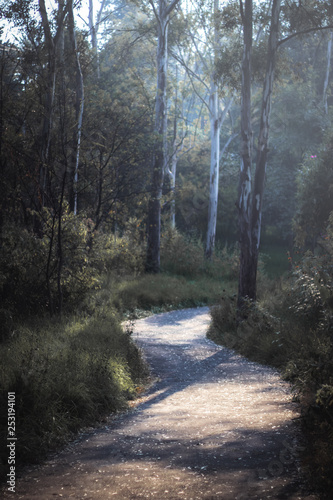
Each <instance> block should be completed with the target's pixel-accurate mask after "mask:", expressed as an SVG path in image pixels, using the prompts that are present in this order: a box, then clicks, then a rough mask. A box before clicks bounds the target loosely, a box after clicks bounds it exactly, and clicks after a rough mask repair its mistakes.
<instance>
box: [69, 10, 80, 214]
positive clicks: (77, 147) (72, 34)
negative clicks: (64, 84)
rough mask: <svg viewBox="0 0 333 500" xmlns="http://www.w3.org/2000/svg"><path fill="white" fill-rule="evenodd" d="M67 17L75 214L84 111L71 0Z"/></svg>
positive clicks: (76, 209)
mask: <svg viewBox="0 0 333 500" xmlns="http://www.w3.org/2000/svg"><path fill="white" fill-rule="evenodd" d="M68 19H69V35H70V40H71V45H72V50H73V53H74V56H75V71H76V105H75V114H76V134H75V140H74V148H73V149H74V154H73V162H74V169H73V171H74V182H73V191H74V207H73V212H74V215H77V212H78V182H79V163H80V147H81V134H82V120H83V111H84V84H83V75H82V70H81V64H80V57H79V53H78V49H77V43H76V34H75V25H74V13H73V1H71V5H70V8H69V12H68Z"/></svg>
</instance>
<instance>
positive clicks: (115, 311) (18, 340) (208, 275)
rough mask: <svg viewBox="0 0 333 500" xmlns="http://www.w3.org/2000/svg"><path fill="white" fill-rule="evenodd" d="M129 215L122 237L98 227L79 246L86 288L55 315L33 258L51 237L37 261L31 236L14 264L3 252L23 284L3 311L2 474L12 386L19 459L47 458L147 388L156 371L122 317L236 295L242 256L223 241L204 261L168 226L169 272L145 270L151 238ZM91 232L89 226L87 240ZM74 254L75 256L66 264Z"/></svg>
mask: <svg viewBox="0 0 333 500" xmlns="http://www.w3.org/2000/svg"><path fill="white" fill-rule="evenodd" d="M130 222H131V226H133V227H134V230H133V228H132V227H131V228H130V231H128V232H126V231H125V232H124V234H123V235H122V236H121V237H119V236H117V238H115V237H114V236H113V235H111V236H110V235H105V234H97V235H95V236H94V241H93V247H92V251H91V252H90V253H88V250H86V249H85V253H84V255H83V257H84V259H83V260H82V262H81V263H80V258H81V257H80V253H79V252H77V253H76V254H75V258H76V259H77V268H78V269H79V268H80V266H81V270H82V271H80V273H81V274H80V273H79V274H75V273H73V276H72V280H73V282H75V280H78V281H79V280H80V279H81V278H82V272H84V273H85V276H86V278H87V279H86V281H85V286H84V288H81V289H80V293H78V286H77V285H75V286H74V287H73V294H72V296H70V293H71V290H72V288H71V284H70V283H68V284H66V286H67V289H66V290H67V291H66V295H65V298H66V300H64V308H63V314H62V316H61V317H60V316H57V315H53V316H52V317H50V315H49V314H48V312H49V311H48V307H47V300H46V301H44V297H43V294H45V289H44V288H43V289H42V290H40V291H38V294H39V295H38V297H37V296H35V295H34V294H35V290H36V289H38V287H39V286H40V283H41V280H42V272H41V270H39V271H40V272H39V274H38V273H37V271H38V266H37V263H36V262H35V261H34V260H33V257H34V255H35V254H36V248H35V247H36V245H37V244H39V245H40V246H41V250H40V263H41V265H42V263H43V258H44V254H43V248H42V244H43V242H37V243H36V242H34V241H33V240H32V239H31V238H30V240H31V241H30V240H29V241H30V242H31V246H32V249H33V252H32V253H33V255H31V256H30V257H31V259H30V257H29V255H26V258H25V260H24V262H23V261H22V259H21V255H24V247H25V248H26V249H27V253H29V251H30V250H29V248H30V247H28V246H27V245H26V241H27V238H28V236H27V235H26V234H24V235H23V237H22V242H21V243H22V244H21V246H20V247H19V250H18V251H17V254H16V255H15V259H14V260H13V261H12V263H8V262H9V261H8V259H6V258H5V255H4V254H3V255H2V261H1V259H0V268H1V265H2V264H1V263H4V264H6V265H4V266H2V268H1V269H0V278H1V277H2V278H3V280H2V282H1V280H0V286H1V285H3V290H2V291H3V292H4V291H5V289H6V290H7V289H9V287H10V286H11V282H10V276H11V275H13V274H14V275H15V287H18V290H16V288H15V287H13V288H11V289H10V294H9V295H8V297H7V301H5V302H3V307H2V309H0V320H1V331H0V446H1V448H0V450H1V451H0V480H4V479H6V474H7V472H8V463H7V459H8V456H7V448H6V440H7V430H8V429H7V408H8V392H14V393H15V410H16V414H15V417H16V437H17V446H16V457H17V466H18V468H20V466H21V465H22V464H25V463H36V462H40V461H41V460H42V459H43V458H44V457H45V456H46V455H47V453H48V452H49V451H50V450H56V449H58V448H59V447H61V446H62V445H63V444H64V443H66V442H67V441H68V440H69V439H71V438H72V437H73V436H74V435H75V434H76V433H77V432H78V431H79V430H80V429H82V428H83V427H85V426H89V425H93V424H94V423H96V422H98V421H99V420H101V419H103V418H104V416H105V415H107V414H110V413H111V412H116V411H119V410H122V409H124V408H126V407H127V404H128V400H129V399H131V398H135V396H136V394H137V393H138V392H140V391H141V390H142V386H143V385H144V383H145V380H146V378H147V376H148V369H147V367H146V365H145V363H144V361H143V359H142V357H141V354H140V351H139V350H138V348H137V347H136V345H135V344H134V342H133V340H132V337H131V331H130V330H127V329H124V328H123V327H122V326H121V322H122V321H124V320H125V319H126V318H128V319H135V318H137V317H140V316H143V315H148V314H151V313H156V312H162V311H167V310H170V309H176V308H181V307H197V306H202V305H211V304H213V303H215V302H216V301H217V299H218V297H219V296H220V295H221V294H222V293H223V290H224V291H228V292H229V293H232V290H233V286H234V280H235V276H236V275H237V256H236V254H235V253H233V252H229V251H228V250H227V249H223V250H222V251H221V252H220V253H219V255H218V256H217V257H214V259H213V260H212V261H211V262H209V263H205V262H204V260H203V257H202V256H203V246H202V244H201V243H200V241H194V240H193V239H189V238H187V237H185V236H183V235H181V234H179V233H178V232H177V231H173V232H171V231H168V232H167V233H166V234H165V235H164V238H163V242H162V265H163V270H164V272H162V273H161V274H158V275H145V274H144V273H143V268H144V257H145V252H144V245H143V244H142V243H141V240H140V234H139V233H138V231H137V230H136V229H135V228H136V227H137V225H136V224H135V221H134V222H133V221H130ZM88 236H89V234H88V232H87V233H84V238H86V239H85V240H84V242H85V244H86V243H87V241H88V239H87V238H88ZM13 241H14V239H13ZM73 244H74V243H73ZM38 248H39V247H38ZM85 248H86V247H85ZM7 250H8V249H7ZM8 252H9V250H8ZM182 256H183V257H185V258H183V257H182ZM29 259H30V260H29ZM30 261H31V262H33V265H32V269H33V271H34V272H32V273H31V277H30V267H31V266H30ZM71 262H72V261H71V259H70V257H68V269H69V268H70V265H71ZM85 266H86V267H85ZM23 268H24V273H23V271H22V270H23ZM73 269H74V268H73ZM14 271H15V273H14ZM35 271H36V272H35ZM222 276H223V277H224V279H222ZM20 287H21V289H20ZM64 287H65V284H64ZM30 288H31V290H33V294H32V295H31V297H29V300H28V307H27V308H23V309H22V311H20V306H19V304H20V301H21V300H22V294H28V293H29V290H30ZM64 289H65V288H64ZM36 297H37V299H38V300H37V299H36ZM67 299H68V300H67ZM44 303H45V304H46V306H45V307H44V306H43V304H44ZM74 304H75V307H74Z"/></svg>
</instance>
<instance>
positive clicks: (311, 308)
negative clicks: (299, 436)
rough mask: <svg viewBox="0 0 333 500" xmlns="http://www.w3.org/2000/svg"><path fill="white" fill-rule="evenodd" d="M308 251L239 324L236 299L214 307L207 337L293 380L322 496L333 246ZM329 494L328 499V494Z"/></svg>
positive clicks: (331, 425)
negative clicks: (319, 250)
mask: <svg viewBox="0 0 333 500" xmlns="http://www.w3.org/2000/svg"><path fill="white" fill-rule="evenodd" d="M326 243H327V244H326V248H325V249H326V253H324V254H321V255H313V254H311V253H307V254H305V255H304V257H303V259H302V260H301V261H300V262H298V264H297V266H296V265H295V266H294V269H293V272H292V273H290V274H289V275H288V276H286V277H285V278H283V279H280V280H279V281H276V282H275V284H274V285H272V286H271V288H270V287H269V286H268V287H266V289H265V290H262V291H261V296H260V300H258V301H257V303H256V304H254V303H251V302H250V301H248V302H247V307H246V311H245V312H244V313H245V314H244V317H245V318H246V319H243V320H242V321H238V320H237V313H236V298H235V296H232V295H230V294H224V296H223V297H222V298H221V299H220V302H219V304H218V305H216V306H214V307H212V308H211V316H212V322H211V326H210V330H209V332H208V336H209V337H210V338H211V339H213V340H214V341H216V342H218V343H221V344H223V345H225V346H227V347H230V348H232V349H235V350H236V351H237V352H239V353H241V354H242V355H244V356H246V357H247V358H249V359H251V360H253V361H257V362H260V363H262V364H266V365H271V366H274V367H276V368H277V369H279V370H280V371H281V373H282V374H283V376H284V378H285V379H286V380H288V381H290V382H291V383H292V385H293V387H294V390H295V391H296V395H297V397H298V399H299V401H300V404H301V410H302V425H303V428H304V434H305V435H306V436H307V441H308V446H307V448H306V451H305V453H304V456H303V460H304V464H305V465H306V466H307V469H308V471H309V477H310V478H311V482H312V484H313V485H314V487H315V488H316V489H317V491H319V493H320V494H321V495H323V496H322V498H331V496H330V494H331V492H332V491H333V286H332V285H333V272H332V266H331V262H332V257H333V244H332V242H328V241H327V242H326ZM327 495H328V496H327Z"/></svg>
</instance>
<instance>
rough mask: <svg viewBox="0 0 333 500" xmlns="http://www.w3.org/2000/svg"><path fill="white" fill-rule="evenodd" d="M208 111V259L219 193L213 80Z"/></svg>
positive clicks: (216, 99) (217, 122) (218, 125)
mask: <svg viewBox="0 0 333 500" xmlns="http://www.w3.org/2000/svg"><path fill="white" fill-rule="evenodd" d="M209 110H210V143H211V145H210V177H209V205H208V225H207V239H206V250H205V257H206V258H207V259H210V258H211V257H212V255H213V251H214V247H215V236H216V221H217V204H218V192H219V175H220V168H219V167H220V130H221V121H220V112H219V97H218V88H217V84H216V83H215V81H214V78H213V79H212V82H211V93H210V99H209Z"/></svg>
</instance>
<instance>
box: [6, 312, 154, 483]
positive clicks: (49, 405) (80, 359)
mask: <svg viewBox="0 0 333 500" xmlns="http://www.w3.org/2000/svg"><path fill="white" fill-rule="evenodd" d="M0 366H1V367H2V369H1V371H0V385H1V396H0V397H1V402H0V408H1V410H0V412H1V420H2V421H5V419H6V411H7V393H8V392H15V399H16V429H17V433H16V437H17V451H16V456H17V460H18V461H19V462H20V463H25V462H30V463H32V462H38V461H40V460H41V459H42V458H44V456H45V454H46V453H47V452H48V451H49V450H52V449H56V448H57V447H58V446H59V445H61V444H63V443H65V442H66V441H67V440H68V439H69V438H71V437H72V436H73V435H74V433H76V432H77V431H78V430H79V429H80V428H82V427H83V426H87V425H90V424H92V423H94V422H96V421H98V420H99V419H101V418H102V417H103V416H104V415H105V414H107V413H110V412H115V411H118V410H120V409H124V408H125V407H126V405H127V401H128V399H131V398H133V397H135V395H136V391H137V387H138V385H140V384H141V382H142V380H143V379H144V377H145V376H146V375H147V371H146V367H145V365H144V363H143V361H142V359H141V357H140V353H139V351H138V349H137V347H136V346H135V344H134V343H133V341H132V339H131V336H130V333H129V332H126V331H124V330H123V329H122V328H121V326H120V322H119V317H118V316H117V314H116V313H115V312H112V311H109V313H108V315H105V316H104V317H103V318H101V317H90V318H89V317H84V318H81V319H77V318H76V319H74V318H71V319H68V318H67V321H64V320H63V321H55V320H54V319H53V320H52V321H51V320H46V319H44V320H43V321H41V320H40V321H36V320H35V321H34V322H32V323H31V324H30V325H26V326H24V327H22V326H21V327H20V326H19V327H18V329H17V330H15V333H14V334H13V335H12V338H11V339H8V340H7V341H6V342H5V343H3V344H2V345H0ZM0 438H1V444H2V445H1V450H2V451H1V453H2V455H1V473H2V474H1V475H2V477H3V478H4V476H5V473H6V462H7V458H8V457H7V452H6V446H5V442H6V439H7V436H6V426H5V425H4V426H1V434H0Z"/></svg>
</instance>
